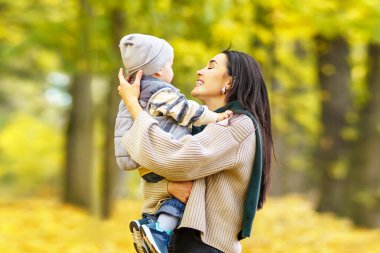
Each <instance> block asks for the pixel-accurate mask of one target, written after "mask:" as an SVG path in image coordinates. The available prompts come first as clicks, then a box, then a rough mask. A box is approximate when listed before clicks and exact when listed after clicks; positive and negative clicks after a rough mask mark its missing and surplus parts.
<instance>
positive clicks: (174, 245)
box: [169, 228, 223, 253]
mask: <svg viewBox="0 0 380 253" xmlns="http://www.w3.org/2000/svg"><path fill="white" fill-rule="evenodd" d="M169 252H170V253H223V252H222V251H220V250H218V249H215V248H214V247H211V246H209V245H207V244H205V243H203V242H202V240H201V236H200V232H199V231H198V230H195V229H191V228H180V229H177V230H175V231H174V235H173V238H172V240H171V242H170V246H169Z"/></svg>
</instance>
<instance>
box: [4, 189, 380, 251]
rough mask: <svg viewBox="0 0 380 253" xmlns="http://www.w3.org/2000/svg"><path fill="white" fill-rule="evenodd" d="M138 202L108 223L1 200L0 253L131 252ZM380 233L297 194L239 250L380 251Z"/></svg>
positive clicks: (273, 207)
mask: <svg viewBox="0 0 380 253" xmlns="http://www.w3.org/2000/svg"><path fill="white" fill-rule="evenodd" d="M140 207H141V201H132V200H122V201H119V202H118V204H117V208H116V211H115V214H114V215H113V217H112V218H111V219H110V220H107V221H102V220H99V219H97V218H94V217H92V216H89V215H88V214H87V213H86V212H84V211H82V210H80V209H78V208H75V207H72V206H69V205H63V204H60V203H59V202H58V201H54V200H52V199H27V200H14V201H5V200H3V201H0V252H1V253H25V252H28V253H44V252H46V253H47V252H49V253H111V252H112V253H119V252H120V253H122V252H123V253H125V252H131V253H133V252H134V250H133V246H132V241H131V237H130V235H129V231H128V224H129V221H130V220H131V219H134V218H137V217H139V215H140V214H139V209H140ZM379 242H380V230H369V229H360V228H357V227H355V226H353V225H352V224H351V223H350V222H349V221H348V220H344V219H338V218H336V217H334V216H333V215H329V214H318V213H316V212H315V211H313V210H312V206H311V204H310V202H308V201H306V200H305V199H303V198H301V197H299V196H287V197H283V198H272V199H270V200H269V201H268V203H267V204H266V205H265V207H264V209H263V210H261V211H259V212H258V214H257V216H256V219H255V222H254V230H253V233H252V237H251V238H249V239H246V240H244V241H243V252H246V253H249V252H252V253H253V252H255V253H261V252H265V253H271V252H273V253H274V252H278V253H280V252H281V253H284V252H292V253H301V252H305V253H313V252H318V253H320V252H323V253H329V252H334V253H346V252H347V253H351V252H352V253H359V252H360V253H380V243H379Z"/></svg>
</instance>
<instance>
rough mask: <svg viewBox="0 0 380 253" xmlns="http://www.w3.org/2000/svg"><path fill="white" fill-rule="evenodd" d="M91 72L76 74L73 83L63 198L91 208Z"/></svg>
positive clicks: (68, 201)
mask: <svg viewBox="0 0 380 253" xmlns="http://www.w3.org/2000/svg"><path fill="white" fill-rule="evenodd" d="M90 82H91V76H90V75H89V74H86V73H81V74H77V75H75V76H74V77H73V81H72V83H71V96H72V98H73V104H72V109H71V112H70V118H69V123H68V130H67V144H66V171H65V187H64V201H65V202H67V203H71V204H74V205H77V206H80V207H83V208H85V209H87V210H91V209H92V207H93V206H92V190H93V189H92V176H93V175H92V174H93V157H92V156H93V119H92V112H91V108H92V101H91V90H90Z"/></svg>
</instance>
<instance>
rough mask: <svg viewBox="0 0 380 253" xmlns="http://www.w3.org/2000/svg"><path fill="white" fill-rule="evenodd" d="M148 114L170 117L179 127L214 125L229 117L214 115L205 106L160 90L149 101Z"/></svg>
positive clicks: (166, 90)
mask: <svg viewBox="0 0 380 253" xmlns="http://www.w3.org/2000/svg"><path fill="white" fill-rule="evenodd" d="M149 113H150V114H151V115H153V116H158V115H160V114H163V115H167V116H171V117H172V118H173V119H175V120H176V121H177V122H178V123H179V124H180V125H182V126H187V125H189V124H194V125H195V126H201V125H207V124H210V123H215V122H217V121H221V120H223V119H226V118H228V117H229V115H230V113H229V112H225V113H216V112H213V111H210V110H209V109H208V108H207V106H205V105H200V104H198V103H197V102H195V101H192V100H188V99H186V97H185V96H184V95H183V94H181V93H179V92H176V91H174V90H171V89H162V90H161V91H160V92H158V93H156V94H154V95H153V96H152V98H151V99H150V103H149Z"/></svg>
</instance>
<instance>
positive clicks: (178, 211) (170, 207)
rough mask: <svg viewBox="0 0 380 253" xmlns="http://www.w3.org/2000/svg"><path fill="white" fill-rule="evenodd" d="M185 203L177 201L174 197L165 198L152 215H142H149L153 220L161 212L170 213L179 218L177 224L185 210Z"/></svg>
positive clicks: (147, 215)
mask: <svg viewBox="0 0 380 253" xmlns="http://www.w3.org/2000/svg"><path fill="white" fill-rule="evenodd" d="M185 207H186V205H185V204H184V203H182V202H181V201H179V200H178V199H176V198H171V199H168V200H166V201H165V202H164V203H163V204H162V205H161V207H160V208H159V209H158V210H157V212H156V213H155V214H153V215H151V214H143V217H149V218H151V219H153V220H157V218H158V216H159V215H160V214H161V213H166V214H169V215H172V216H174V217H177V218H178V219H179V222H178V224H179V223H180V222H181V219H182V216H183V212H185Z"/></svg>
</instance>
